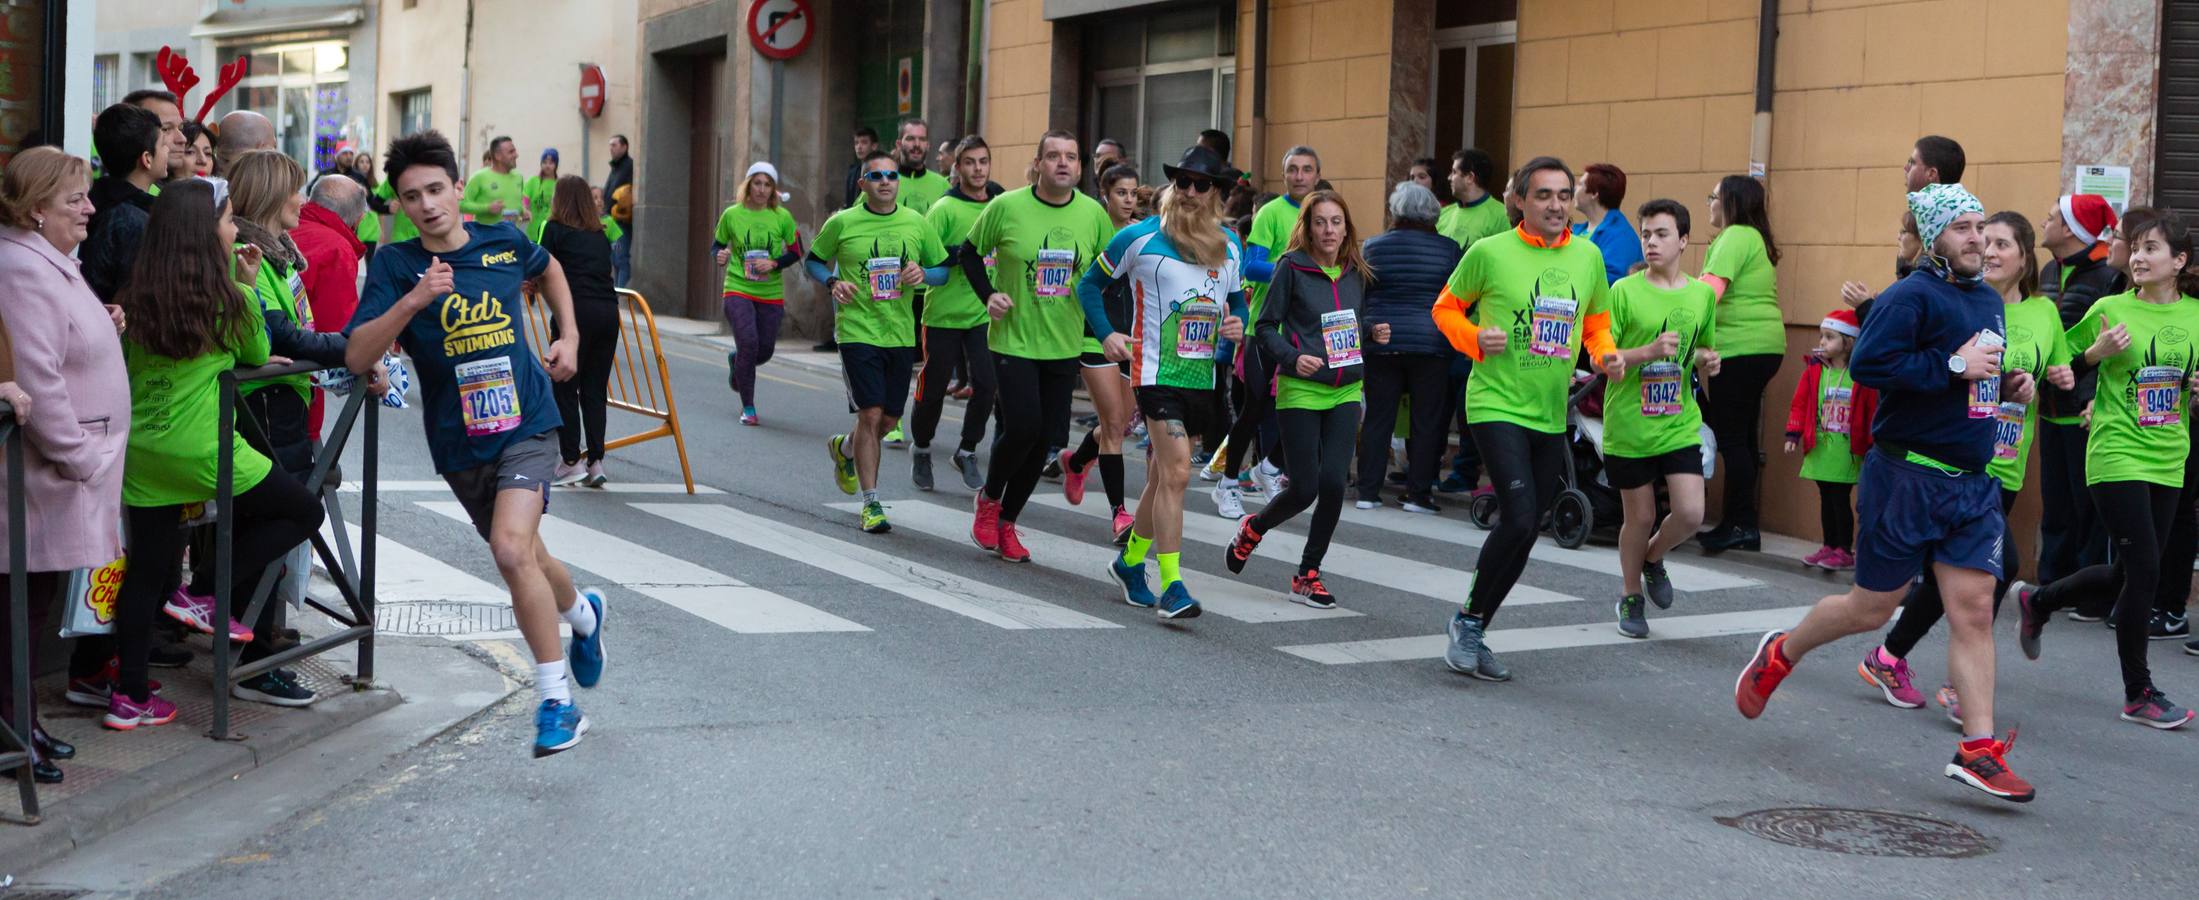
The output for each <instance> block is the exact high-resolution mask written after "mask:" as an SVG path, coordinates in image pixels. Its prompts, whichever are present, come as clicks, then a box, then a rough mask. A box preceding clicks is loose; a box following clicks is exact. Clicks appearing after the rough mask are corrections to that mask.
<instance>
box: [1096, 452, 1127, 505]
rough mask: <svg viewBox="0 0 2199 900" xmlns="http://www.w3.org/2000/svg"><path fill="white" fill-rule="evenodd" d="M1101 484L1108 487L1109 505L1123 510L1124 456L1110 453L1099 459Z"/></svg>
mask: <svg viewBox="0 0 2199 900" xmlns="http://www.w3.org/2000/svg"><path fill="white" fill-rule="evenodd" d="M1099 470H1100V482H1101V483H1102V484H1105V485H1106V486H1107V505H1109V506H1112V507H1114V508H1116V509H1121V508H1122V454H1120V453H1108V454H1105V455H1102V456H1101V457H1100V458H1099Z"/></svg>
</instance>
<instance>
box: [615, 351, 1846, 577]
mask: <svg viewBox="0 0 2199 900" xmlns="http://www.w3.org/2000/svg"><path fill="white" fill-rule="evenodd" d="M657 329H658V330H659V331H660V332H662V333H663V334H664V335H665V336H666V338H667V339H669V340H676V341H681V342H684V343H688V344H694V345H698V346H705V347H713V348H716V349H718V350H721V351H722V350H732V349H733V335H732V334H730V333H728V332H727V331H726V328H725V324H724V323H722V322H716V321H706V320H703V319H683V318H679V317H677V316H658V317H657ZM814 346H816V342H814V341H809V340H782V341H780V342H779V346H778V348H777V349H775V350H773V351H772V352H771V364H773V365H777V364H781V363H784V364H786V365H790V366H795V367H798V368H802V369H807V370H810V371H812V372H817V373H820V374H825V375H830V376H832V377H833V378H834V379H838V378H839V377H840V355H839V354H837V353H819V352H817V351H815V350H812V349H810V348H811V347H814ZM1077 392H1078V394H1079V395H1080V396H1081V395H1082V394H1083V388H1082V387H1081V386H1080V387H1079V388H1078V389H1077ZM1763 546H1764V549H1763V551H1762V552H1761V553H1749V552H1747V551H1742V550H1734V551H1728V552H1729V553H1732V554H1733V555H1734V556H1735V557H1736V558H1760V559H1759V560H1757V561H1759V562H1761V563H1762V564H1764V565H1779V566H1783V565H1789V564H1793V565H1800V564H1801V562H1802V558H1803V557H1805V556H1808V555H1810V554H1812V553H1816V552H1817V551H1818V549H1819V548H1818V545H1817V544H1815V543H1812V542H1811V541H1809V540H1807V539H1804V538H1799V537H1794V536H1792V535H1784V534H1773V533H1771V532H1765V533H1764V538H1763Z"/></svg>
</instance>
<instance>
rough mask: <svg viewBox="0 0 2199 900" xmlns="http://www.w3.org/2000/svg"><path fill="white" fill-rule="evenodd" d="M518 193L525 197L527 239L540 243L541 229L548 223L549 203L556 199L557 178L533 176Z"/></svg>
mask: <svg viewBox="0 0 2199 900" xmlns="http://www.w3.org/2000/svg"><path fill="white" fill-rule="evenodd" d="M520 193H521V195H522V196H524V197H526V198H527V215H528V217H529V218H528V219H527V240H530V241H533V242H535V243H537V244H539V243H542V229H543V228H546V227H548V226H549V224H550V204H552V203H554V202H556V200H557V179H555V178H544V177H542V176H540V175H536V176H533V177H531V178H528V179H527V182H526V184H524V185H521V186H520Z"/></svg>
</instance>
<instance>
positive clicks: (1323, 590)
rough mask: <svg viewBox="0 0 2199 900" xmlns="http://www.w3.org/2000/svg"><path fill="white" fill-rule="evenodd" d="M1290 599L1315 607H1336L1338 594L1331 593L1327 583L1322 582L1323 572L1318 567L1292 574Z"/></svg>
mask: <svg viewBox="0 0 2199 900" xmlns="http://www.w3.org/2000/svg"><path fill="white" fill-rule="evenodd" d="M1290 599H1291V600H1292V601H1293V602H1296V603H1303V604H1305V605H1307V606H1311V607H1313V608H1314V609H1335V608H1336V596H1335V595H1334V594H1331V593H1329V589H1328V586H1327V585H1324V584H1322V583H1321V572H1320V570H1318V569H1307V570H1306V571H1305V574H1303V575H1294V576H1291V579H1290Z"/></svg>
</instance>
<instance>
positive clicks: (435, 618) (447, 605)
mask: <svg viewBox="0 0 2199 900" xmlns="http://www.w3.org/2000/svg"><path fill="white" fill-rule="evenodd" d="M374 621H375V624H376V626H377V627H378V628H379V629H380V630H381V631H382V632H383V633H386V634H412V635H424V636H429V637H458V636H462V635H485V634H502V633H507V632H515V631H518V630H519V621H518V619H517V618H516V617H515V614H514V613H513V612H512V608H511V607H509V606H505V605H501V604H493V603H456V602H452V601H448V600H423V601H420V602H417V603H384V604H382V605H381V606H379V607H376V608H375V610H374Z"/></svg>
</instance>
